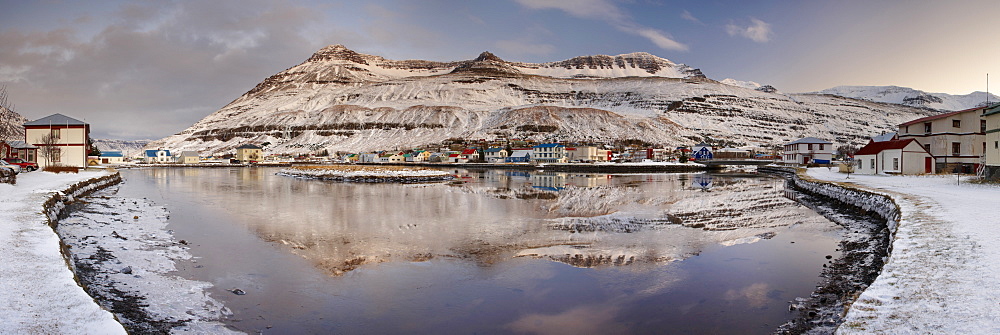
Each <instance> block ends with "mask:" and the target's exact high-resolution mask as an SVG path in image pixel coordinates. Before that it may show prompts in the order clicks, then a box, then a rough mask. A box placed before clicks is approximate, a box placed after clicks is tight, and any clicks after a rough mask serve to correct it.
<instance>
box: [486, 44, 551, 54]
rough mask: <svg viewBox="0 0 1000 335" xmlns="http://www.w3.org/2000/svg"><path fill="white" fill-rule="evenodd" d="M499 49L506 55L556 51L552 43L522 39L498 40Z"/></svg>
mask: <svg viewBox="0 0 1000 335" xmlns="http://www.w3.org/2000/svg"><path fill="white" fill-rule="evenodd" d="M496 47H497V49H499V50H500V52H501V53H502V54H504V55H514V56H522V55H538V56H547V55H550V54H552V53H553V52H555V51H556V47H555V46H554V45H552V44H545V43H531V42H527V41H522V40H503V41H497V42H496Z"/></svg>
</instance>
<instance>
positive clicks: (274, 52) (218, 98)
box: [0, 0, 1000, 139]
mask: <svg viewBox="0 0 1000 335" xmlns="http://www.w3.org/2000/svg"><path fill="white" fill-rule="evenodd" d="M0 6H2V7H0V8H3V10H2V11H0V46H2V47H0V85H6V86H7V90H8V93H9V94H10V96H11V100H12V101H13V102H14V103H15V104H16V107H17V109H16V110H17V112H19V113H20V114H22V115H24V116H25V117H27V118H29V119H37V118H40V117H44V116H46V115H49V114H52V113H63V114H66V115H70V116H73V117H76V118H80V119H84V120H86V121H87V122H89V123H91V124H93V126H92V128H93V137H95V138H123V139H140V138H149V139H157V138H161V137H164V136H167V135H170V134H173V133H176V132H179V131H181V130H183V129H184V128H186V127H187V126H190V125H191V124H193V123H194V122H196V121H198V120H199V119H201V118H202V117H204V116H206V115H208V114H210V113H211V112H214V111H215V110H218V109H219V108H221V107H222V106H224V105H225V104H227V103H229V102H230V101H232V100H233V99H235V98H237V97H238V96H239V95H241V94H243V93H244V92H246V91H247V90H249V89H250V88H252V87H253V86H254V85H255V84H256V83H258V82H260V81H262V80H263V79H264V78H266V77H267V76H270V75H272V74H274V73H277V72H279V71H282V70H284V69H287V68H288V67H291V66H293V65H296V64H298V63H300V62H302V61H303V60H305V59H306V58H308V57H309V55H311V54H312V53H313V52H315V51H316V50H318V49H320V48H322V47H323V46H326V45H330V44H344V45H345V46H347V47H348V48H351V49H353V50H356V51H358V52H362V53H368V54H375V55H379V56H383V57H386V58H390V59H427V60H438V61H451V60H464V59H472V58H475V57H476V56H477V55H478V54H479V53H480V52H482V51H491V52H493V53H494V54H496V55H498V56H500V57H501V58H503V59H506V60H511V61H523V62H549V61H558V60H564V59H568V58H572V57H575V56H581V55H594V54H610V55H615V54H622V53H629V52H636V51H645V52H650V53H653V54H655V55H657V56H660V57H664V58H667V59H670V60H672V61H674V62H677V63H684V64H687V65H690V66H692V67H695V68H699V69H701V70H702V71H703V72H704V73H705V74H706V75H707V76H708V77H709V78H712V79H716V80H722V79H725V78H733V79H737V80H748V81H755V82H758V83H762V84H769V85H772V86H775V87H777V88H778V89H779V90H781V91H783V92H811V91H818V90H822V89H826V88H831V87H834V86H839V85H897V86H904V87H911V88H915V89H919V90H924V91H928V92H942V93H951V94H968V93H971V92H973V91H985V90H986V74H987V73H991V74H993V77H996V78H1000V46H998V45H997V43H995V41H993V40H992V39H994V38H996V37H997V36H1000V31H998V30H1000V29H998V28H997V27H1000V25H998V24H996V23H991V22H994V21H995V19H994V16H995V14H997V13H1000V1H992V0H981V1H903V0H898V1H850V0H849V1H710V0H708V1H657V0H621V1H615V0H575V1H569V0H567V1H560V0H496V1H459V0H454V1H446V0H437V1H433V0H431V1H407V0H372V1H340V2H327V1H310V0H279V1H263V0H212V1H199V0H176V1H103V2H98V1H68V0H67V1H62V0H41V1H6V0H0ZM991 81H992V80H991ZM991 86H992V85H991ZM997 88H1000V87H994V88H993V89H991V91H993V92H994V93H995V92H997V91H998V90H997Z"/></svg>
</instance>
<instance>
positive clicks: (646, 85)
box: [149, 45, 931, 153]
mask: <svg viewBox="0 0 1000 335" xmlns="http://www.w3.org/2000/svg"><path fill="white" fill-rule="evenodd" d="M930 113H931V112H930V111H927V110H923V109H916V108H909V107H905V106H899V105H891V104H883V103H877V102H870V101H859V100H853V99H847V98H842V97H836V96H830V95H817V94H780V93H778V92H776V91H772V92H769V91H768V90H763V91H762V90H753V89H747V88H743V87H736V86H731V85H724V84H721V83H718V82H716V81H713V80H710V79H707V78H705V76H704V75H703V74H702V73H701V71H699V70H697V69H694V68H691V67H688V66H686V65H683V64H676V63H673V62H671V61H669V60H666V59H663V58H659V57H656V56H653V55H651V54H648V53H632V54H624V55H617V56H604V55H599V56H584V57H576V58H573V59H569V60H566V61H561V62H552V63H541V64H534V63H518V62H509V61H506V60H503V59H501V58H500V57H497V56H496V55H493V54H491V53H488V52H485V53H483V54H481V55H480V56H479V57H477V58H476V59H473V60H468V61H457V62H433V61H422V60H403V61H396V60H388V59H385V58H382V57H379V56H372V55H365V54H360V53H357V52H354V51H352V50H349V49H347V48H345V47H344V46H341V45H334V46H329V47H326V48H323V49H322V50H320V51H318V52H317V53H316V54H314V55H312V56H311V57H309V59H308V60H307V61H305V62H303V63H302V64H299V65H297V66H294V67H292V68H290V69H288V70H285V71H282V72H281V73H278V74H275V75H273V76H271V77H269V78H267V79H265V80H264V81H263V82H261V83H260V84H258V85H257V86H256V87H254V88H253V89H251V90H250V91H249V92H247V93H246V94H244V95H243V96H241V97H239V98H238V99H236V100H235V101H233V102H232V103H230V104H229V105H227V106H225V107H223V108H222V109H220V110H219V111H217V112H215V113H213V114H211V115H209V116H207V117H205V118H204V119H202V120H201V121H199V122H198V123H196V124H195V125H193V126H192V127H190V128H188V129H186V130H184V131H182V132H181V133H179V134H177V135H174V136H171V137H168V138H165V139H162V140H159V141H155V142H153V143H151V144H150V145H149V147H163V148H169V149H173V150H200V151H203V152H206V153H215V152H227V151H228V150H230V149H232V148H233V147H236V146H238V145H240V144H243V143H247V142H253V143H263V142H269V143H271V146H269V148H268V149H269V151H271V152H276V153H282V152H287V153H304V152H310V151H317V150H323V149H326V150H329V151H331V152H334V151H352V152H357V151H367V150H378V149H393V148H400V149H402V148H408V147H414V146H418V145H424V144H431V143H439V142H441V141H443V140H445V139H448V138H453V137H462V138H474V139H494V138H518V139H534V140H538V141H551V140H562V141H581V142H613V141H617V140H625V139H639V140H643V141H646V142H651V143H660V144H664V145H668V146H673V145H690V144H693V143H695V142H697V141H701V140H702V139H703V137H706V136H707V137H711V138H713V139H720V140H730V141H735V142H739V143H746V144H757V145H761V146H772V145H777V144H780V143H782V142H785V141H789V140H792V139H796V138H799V137H804V136H816V137H820V138H826V139H829V140H833V141H835V142H840V143H854V144H860V143H861V142H863V141H864V140H865V139H867V137H868V136H870V135H871V134H877V133H879V132H883V131H890V130H892V129H893V128H894V127H895V125H896V124H898V123H901V122H904V121H907V120H910V119H913V118H918V117H923V116H926V115H929V114H930ZM539 126H544V127H539Z"/></svg>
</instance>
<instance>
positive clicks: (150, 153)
mask: <svg viewBox="0 0 1000 335" xmlns="http://www.w3.org/2000/svg"><path fill="white" fill-rule="evenodd" d="M157 151H160V150H146V157H156V152H157ZM163 151H166V152H167V156H170V150H163Z"/></svg>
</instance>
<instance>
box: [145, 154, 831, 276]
mask: <svg viewBox="0 0 1000 335" xmlns="http://www.w3.org/2000/svg"><path fill="white" fill-rule="evenodd" d="M204 171H205V170H198V169H180V170H169V169H162V170H149V172H148V173H151V174H153V175H154V176H155V175H156V174H181V175H192V174H199V173H203V172H204ZM271 172H272V171H269V170H264V169H234V170H230V171H229V173H230V174H231V176H232V177H235V178H234V180H235V181H234V182H197V183H185V182H184V181H183V180H172V179H169V178H157V179H158V180H162V181H163V182H165V183H180V184H183V187H187V188H191V189H190V190H189V191H191V192H197V193H200V194H202V196H206V195H207V196H208V197H209V198H210V199H211V202H212V203H213V206H214V207H217V208H220V209H224V210H226V211H227V212H228V214H229V215H236V216H239V217H240V221H242V222H245V223H246V224H247V225H248V228H250V229H251V230H252V231H254V232H255V233H256V234H257V235H258V236H259V237H260V238H262V239H264V240H266V241H270V242H277V243H281V244H284V245H287V246H288V248H290V249H291V250H292V252H294V253H295V254H297V255H300V256H302V257H304V258H305V259H308V260H309V261H310V262H312V263H314V264H315V265H316V266H317V267H319V268H322V269H324V270H325V271H328V272H329V273H330V274H333V275H340V274H343V273H344V272H345V271H350V270H353V269H355V268H357V267H359V266H361V265H364V264H370V263H381V262H392V261H405V262H414V261H417V262H419V261H426V260H429V259H433V258H438V257H445V258H456V259H468V260H472V261H475V262H476V263H478V264H482V265H489V264H494V263H496V262H500V261H503V260H506V259H511V257H539V258H546V259H551V260H555V261H559V262H564V263H567V264H571V265H573V266H580V267H593V266H600V265H636V264H647V263H662V262H670V261H674V260H679V259H684V258H687V257H689V256H691V255H696V254H698V253H699V252H700V251H701V250H702V249H703V248H704V247H705V246H710V245H720V244H721V245H734V244H739V243H748V242H753V241H756V240H759V239H761V238H769V237H770V236H773V235H774V233H775V230H776V229H778V228H782V227H787V226H789V225H793V224H814V225H828V224H829V222H828V221H826V220H825V219H823V218H822V217H818V216H817V215H815V213H812V212H811V211H809V210H808V209H806V208H803V207H801V206H799V205H798V204H796V203H795V202H793V201H790V200H789V199H786V198H784V197H783V190H784V185H783V181H781V180H778V179H769V178H729V177H725V176H714V177H713V176H710V175H706V174H694V175H680V176H678V175H668V174H662V175H655V174H653V175H609V174H576V173H562V172H526V171H504V170H490V171H466V170H454V171H453V172H454V173H455V174H456V175H457V176H458V178H457V179H456V180H457V181H456V182H452V183H434V184H360V183H337V182H324V181H318V180H302V179H291V180H289V181H285V182H277V183H275V182H267V180H271V179H274V178H287V177H275V176H273V175H272V174H271ZM706 180H708V182H706ZM706 184H708V185H710V189H709V188H707V187H706ZM171 186H176V185H171ZM706 191H707V192H706ZM212 195H215V196H212Z"/></svg>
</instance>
